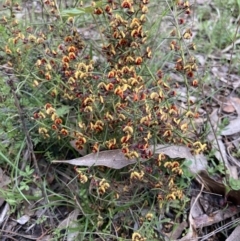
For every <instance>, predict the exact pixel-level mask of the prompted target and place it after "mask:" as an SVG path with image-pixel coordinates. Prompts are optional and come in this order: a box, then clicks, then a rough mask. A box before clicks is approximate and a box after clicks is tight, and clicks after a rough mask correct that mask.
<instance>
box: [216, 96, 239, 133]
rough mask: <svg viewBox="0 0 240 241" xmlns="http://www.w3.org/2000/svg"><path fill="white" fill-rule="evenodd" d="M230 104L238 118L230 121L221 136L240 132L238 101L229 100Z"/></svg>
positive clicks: (236, 99)
mask: <svg viewBox="0 0 240 241" xmlns="http://www.w3.org/2000/svg"><path fill="white" fill-rule="evenodd" d="M231 103H232V105H233V106H234V108H235V110H236V112H237V114H238V117H237V118H236V119H235V120H231V121H230V123H229V124H228V125H227V126H226V127H225V129H224V130H223V131H222V132H221V134H222V135H223V136H229V135H233V134H236V133H238V132H240V124H239V123H240V100H239V99H238V98H231Z"/></svg>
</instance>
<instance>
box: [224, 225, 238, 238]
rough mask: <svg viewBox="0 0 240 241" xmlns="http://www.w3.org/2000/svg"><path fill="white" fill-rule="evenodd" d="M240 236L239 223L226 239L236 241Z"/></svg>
mask: <svg viewBox="0 0 240 241" xmlns="http://www.w3.org/2000/svg"><path fill="white" fill-rule="evenodd" d="M239 237H240V225H238V226H237V227H236V228H235V229H234V230H233V232H232V233H231V235H230V236H229V237H228V238H227V239H226V241H236V240H239Z"/></svg>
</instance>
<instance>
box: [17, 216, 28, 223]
mask: <svg viewBox="0 0 240 241" xmlns="http://www.w3.org/2000/svg"><path fill="white" fill-rule="evenodd" d="M29 219H30V217H29V216H28V215H23V216H22V217H20V218H19V219H17V220H16V221H17V223H19V224H21V225H24V224H26V223H27V222H28V221H29Z"/></svg>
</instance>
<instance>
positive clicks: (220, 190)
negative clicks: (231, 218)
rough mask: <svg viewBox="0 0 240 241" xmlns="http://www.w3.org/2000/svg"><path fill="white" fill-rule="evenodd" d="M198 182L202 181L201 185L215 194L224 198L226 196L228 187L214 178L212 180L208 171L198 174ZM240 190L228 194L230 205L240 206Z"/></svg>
mask: <svg viewBox="0 0 240 241" xmlns="http://www.w3.org/2000/svg"><path fill="white" fill-rule="evenodd" d="M197 179H198V181H199V180H200V183H203V184H204V187H205V188H206V189H207V190H208V191H210V192H212V193H215V194H221V195H222V196H225V195H226V187H225V184H223V183H222V182H221V181H216V180H214V179H213V178H211V177H210V176H209V175H208V173H207V171H200V172H199V173H198V177H197ZM239 197H240V190H230V191H229V192H228V194H227V198H228V201H230V203H231V202H232V203H234V204H235V205H240V199H239Z"/></svg>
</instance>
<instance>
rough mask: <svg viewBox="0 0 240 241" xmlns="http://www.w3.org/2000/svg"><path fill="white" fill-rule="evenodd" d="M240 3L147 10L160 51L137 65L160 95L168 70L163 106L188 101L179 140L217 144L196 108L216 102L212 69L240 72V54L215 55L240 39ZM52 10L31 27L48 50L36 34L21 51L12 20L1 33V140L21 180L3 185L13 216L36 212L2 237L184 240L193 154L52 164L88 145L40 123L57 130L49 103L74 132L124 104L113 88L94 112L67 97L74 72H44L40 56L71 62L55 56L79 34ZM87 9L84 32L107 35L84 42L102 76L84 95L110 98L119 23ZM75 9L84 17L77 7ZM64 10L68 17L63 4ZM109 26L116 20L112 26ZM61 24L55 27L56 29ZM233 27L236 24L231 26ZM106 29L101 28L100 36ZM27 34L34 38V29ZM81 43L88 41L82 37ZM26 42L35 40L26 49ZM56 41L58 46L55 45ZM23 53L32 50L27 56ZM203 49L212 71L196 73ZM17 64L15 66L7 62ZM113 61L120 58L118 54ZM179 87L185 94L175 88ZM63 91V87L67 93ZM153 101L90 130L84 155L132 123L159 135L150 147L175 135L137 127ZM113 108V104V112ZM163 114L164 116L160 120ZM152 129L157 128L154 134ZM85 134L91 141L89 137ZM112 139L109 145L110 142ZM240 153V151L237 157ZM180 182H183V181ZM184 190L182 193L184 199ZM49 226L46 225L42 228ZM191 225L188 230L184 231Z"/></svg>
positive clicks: (13, 176)
mask: <svg viewBox="0 0 240 241" xmlns="http://www.w3.org/2000/svg"><path fill="white" fill-rule="evenodd" d="M78 2H79V1H78ZM99 4H101V1H100V2H99ZM59 6H60V5H59ZM239 7H240V5H239V2H238V1H225V2H224V1H218V0H215V1H213V3H212V4H211V5H199V6H197V5H194V6H193V7H192V8H191V9H193V10H191V11H194V12H193V16H194V18H196V20H195V19H193V18H191V17H186V15H184V14H182V12H183V11H184V10H182V9H180V10H179V9H178V8H177V7H176V5H175V4H174V3H173V2H172V1H163V2H161V4H155V3H154V2H153V3H150V5H149V12H150V14H149V15H147V16H148V17H147V20H148V21H147V22H146V25H144V31H145V30H146V31H147V35H148V40H147V44H148V46H150V47H151V49H152V57H151V58H150V59H146V61H144V63H143V65H142V67H141V68H139V69H137V74H138V75H140V76H143V78H145V79H146V86H147V87H148V90H149V91H150V92H154V91H156V92H157V91H159V89H158V85H157V84H156V83H155V79H156V77H155V76H156V74H155V73H156V72H157V71H158V70H159V69H161V70H162V72H163V73H164V75H163V76H161V77H159V79H160V82H161V81H162V82H163V83H164V84H166V85H168V84H169V86H170V88H168V87H167V86H165V89H163V95H164V96H166V97H167V98H166V99H162V101H161V104H159V105H160V106H161V108H162V109H167V108H170V107H171V108H172V109H171V111H173V112H174V108H176V107H173V106H177V107H180V106H181V105H182V111H183V113H182V114H181V115H180V117H179V119H181V121H187V122H188V126H191V129H190V131H189V132H187V134H189V135H188V136H185V135H184V134H183V132H184V130H185V129H184V125H183V124H182V125H180V126H178V129H177V128H176V129H174V128H175V127H174V128H173V132H174V135H176V137H174V138H181V139H182V142H183V143H184V144H191V143H195V142H196V140H200V141H201V142H202V143H206V142H207V140H206V138H207V137H206V136H207V134H206V133H204V132H203V131H200V130H198V128H197V127H195V125H194V124H193V121H192V119H191V118H190V119H188V117H187V116H186V113H189V112H190V111H195V109H197V108H200V107H201V108H202V107H204V108H205V102H207V101H209V99H210V98H209V99H208V100H207V99H206V98H205V97H203V95H202V88H203V86H204V85H208V86H210V88H211V91H212V93H213V94H212V95H213V96H214V94H216V92H217V91H218V90H217V89H216V88H215V86H214V85H213V80H212V78H213V76H212V73H211V71H210V69H211V67H212V66H216V65H221V66H223V65H225V66H226V65H227V66H230V67H231V68H230V69H231V71H232V72H230V70H229V74H231V73H234V74H238V71H239V70H237V64H238V62H239V54H237V51H236V54H234V55H233V56H231V58H230V61H229V60H226V59H224V57H223V58H222V55H220V61H218V60H215V59H214V60H213V58H210V57H209V56H218V54H219V52H221V51H222V50H224V49H225V48H226V47H228V46H230V45H231V44H232V43H233V42H234V41H236V39H238V38H239V34H238V33H237V34H236V23H235V22H234V20H235V19H236V18H237V16H238V15H239V14H238V13H239ZM9 8H10V10H14V11H15V10H16V9H15V8H16V6H15V7H13V9H12V8H11V7H9ZM49 10H50V8H49V6H45V10H44V11H45V14H44V15H42V16H41V18H42V20H43V22H41V23H40V22H37V24H36V22H35V21H32V23H33V24H32V26H31V27H32V28H33V31H32V35H33V36H34V34H36V33H39V32H40V30H41V31H42V32H45V31H46V33H48V35H47V36H46V39H45V40H44V45H43V47H42V48H41V47H39V46H40V45H35V46H34V47H32V45H31V41H30V40H29V39H28V44H27V45H24V44H20V41H19V42H18V43H17V47H18V48H19V49H17V47H16V48H15V45H14V44H11V42H10V41H9V38H10V37H9V36H14V34H13V35H11V34H12V33H10V32H11V29H10V26H11V22H10V21H9V22H8V23H7V24H6V23H5V24H2V25H0V34H2V36H3V37H2V39H1V40H0V43H1V47H0V65H1V69H0V71H1V72H0V88H1V94H0V109H1V110H2V111H1V114H0V122H1V127H0V141H1V144H2V145H1V146H0V168H1V170H3V172H4V174H5V175H6V176H8V177H9V179H10V180H11V183H8V184H7V185H4V183H3V184H1V183H0V185H1V186H0V187H2V189H0V197H1V199H2V200H3V201H4V202H6V203H8V204H9V215H10V217H11V218H12V219H14V220H18V219H19V218H20V217H22V216H23V215H28V216H29V217H30V218H31V219H30V221H28V222H26V223H23V224H22V223H18V224H16V226H15V228H14V230H15V231H14V235H12V234H11V233H8V231H6V229H5V227H6V225H8V224H9V220H8V219H5V221H4V222H3V223H2V224H0V227H1V230H0V231H1V235H3V236H5V238H6V240H10V238H8V237H9V236H11V235H12V237H13V238H18V239H20V238H21V237H25V236H26V233H27V235H29V234H30V232H29V231H28V230H30V231H31V232H32V233H33V234H34V235H36V236H38V237H39V236H41V235H43V236H44V235H45V236H46V237H48V240H144V239H140V237H144V238H145V240H166V237H167V236H169V238H170V239H171V238H173V236H174V235H175V236H176V237H175V236H174V238H175V239H177V238H178V237H179V236H181V235H182V234H181V233H180V234H179V235H178V236H177V234H176V233H175V232H174V230H176V228H177V227H178V226H179V225H180V224H181V223H183V222H186V221H187V220H188V210H189V208H190V207H191V206H190V199H191V194H190V185H191V182H192V179H193V176H192V174H191V173H190V172H189V170H188V164H186V162H184V160H181V159H180V160H171V159H169V158H168V157H165V158H166V159H165V160H162V165H161V166H159V165H157V160H156V158H153V157H152V158H151V157H149V158H148V159H149V160H148V162H146V163H140V162H137V163H136V164H135V165H132V166H128V167H124V168H123V169H121V170H114V169H109V168H106V167H91V166H90V167H79V168H75V169H74V168H73V167H72V166H69V165H66V164H57V165H53V164H51V161H52V160H54V159H72V158H75V157H78V156H79V152H78V151H79V150H78V151H77V150H76V148H74V146H72V145H71V144H70V143H69V141H70V140H71V138H70V137H71V136H68V135H66V136H63V135H62V136H61V135H58V134H56V132H54V131H52V132H50V131H49V132H45V131H43V129H42V132H41V133H40V132H39V130H40V128H48V129H51V128H49V127H51V125H52V123H53V122H52V120H51V116H50V115H49V117H48V114H47V110H48V108H46V107H45V112H44V106H46V104H47V103H51V105H52V106H54V107H55V109H56V114H57V116H58V117H59V118H62V120H63V128H64V130H65V131H66V130H67V131H68V132H71V131H72V130H75V131H79V128H80V129H81V131H83V130H84V128H83V127H81V125H79V124H78V123H81V122H82V123H83V124H86V125H87V123H88V120H97V119H98V118H99V117H100V119H101V120H106V119H108V118H109V119H111V118H115V115H116V114H119V113H118V112H115V111H116V107H115V103H116V102H117V100H119V99H117V98H118V97H116V96H113V97H112V96H111V94H110V93H111V92H109V94H106V95H105V96H104V98H105V97H106V100H107V101H106V103H105V104H104V105H102V103H101V101H99V102H97V101H96V102H95V103H96V104H95V106H93V105H92V106H90V107H91V108H95V111H96V112H94V113H93V114H92V115H90V114H88V113H85V112H84V110H83V109H80V107H79V102H78V100H72V99H71V98H69V99H67V98H66V99H64V100H63V99H61V97H62V96H63V95H64V94H66V93H68V94H69V93H71V85H68V82H67V79H66V80H64V81H65V82H64V81H63V79H64V75H63V73H60V72H58V71H56V72H51V68H52V67H51V66H50V67H46V68H45V69H44V68H42V70H44V72H43V73H42V74H39V73H38V69H37V68H36V64H35V63H36V62H37V60H40V59H42V58H45V59H47V61H51V60H54V61H56V65H57V66H60V65H61V64H62V62H63V61H62V59H61V57H59V58H58V59H56V60H55V58H54V54H53V53H51V51H52V50H54V49H55V48H56V47H57V46H58V45H59V44H60V43H61V42H63V38H64V37H65V36H66V35H68V34H69V35H70V34H72V31H70V26H71V23H69V22H68V21H70V20H67V19H68V18H67V17H65V16H63V17H62V22H61V21H60V20H59V21H58V22H57V24H55V25H54V26H52V24H48V23H49V22H51V20H52V19H53V18H54V15H53V16H52V15H50V16H49V15H48V13H49ZM82 10H84V11H85V13H84V14H83V15H80V16H78V14H76V15H77V17H76V26H78V28H80V29H83V30H82V31H83V32H84V31H85V33H88V34H89V35H91V34H93V35H94V36H97V37H96V39H95V40H93V41H91V40H89V39H87V41H86V42H87V43H88V44H89V45H87V47H86V48H84V49H83V52H82V55H81V56H82V57H81V59H80V60H81V61H83V60H84V59H87V57H86V56H88V57H89V56H90V58H93V57H97V58H98V59H99V62H97V63H96V64H95V66H94V68H95V69H94V75H95V76H96V80H95V82H90V83H91V84H90V85H88V86H87V87H84V88H85V89H84V88H83V89H81V90H83V91H82V92H83V93H80V94H81V98H82V99H83V100H84V98H85V100H86V98H87V97H89V96H88V94H89V92H91V91H92V92H91V94H95V93H97V95H100V94H99V93H102V92H97V90H98V88H99V87H98V86H99V85H97V84H95V83H96V81H98V78H99V77H100V79H102V81H105V82H104V84H106V83H107V82H106V81H107V80H106V77H105V76H106V75H107V74H108V72H109V69H110V70H111V62H110V63H105V62H104V61H103V60H104V53H102V52H101V47H99V43H100V44H101V43H103V42H105V41H107V40H108V39H107V38H106V35H104V34H105V32H107V33H111V32H110V31H111V28H109V26H107V20H106V19H101V20H99V19H100V18H98V17H97V16H94V18H92V16H91V13H92V11H93V10H94V8H92V7H88V8H84V7H83V8H82ZM82 10H81V11H82ZM47 11H48V13H47ZM67 11H68V13H70V14H74V15H75V12H73V11H72V10H71V9H68V10H67ZM86 11H87V14H86ZM230 13H232V14H230ZM5 14H6V12H2V13H0V16H1V17H3V15H5ZM56 14H58V11H57V10H56ZM60 19H61V18H60ZM182 19H183V21H185V24H184V25H181V24H180V22H181V21H182ZM104 21H105V22H104ZM194 21H196V23H195V22H194ZM19 22H20V24H19V28H20V29H21V31H25V28H26V26H28V25H31V22H28V19H25V20H24V21H23V20H21V19H20V20H19ZM54 23H55V22H54ZM103 23H104V24H105V25H104V24H103ZM192 25H196V28H197V34H196V36H195V37H194V42H195V45H196V47H197V50H196V51H195V52H194V51H192V50H191V48H190V47H189V46H190V44H191V43H190V40H189V41H188V40H187V39H186V40H184V39H183V37H181V36H184V35H185V34H186V33H188V32H187V30H186V29H187V28H191V27H192ZM103 27H106V29H105V32H104V31H103V29H102V28H103ZM47 28H48V29H47ZM51 28H53V29H52V30H49V29H51ZM172 29H175V30H176V34H174V35H173V34H170V33H171V31H172ZM223 29H226V31H222V30H223ZM90 30H92V32H91V31H90ZM48 31H50V32H48ZM108 31H109V32H108ZM99 32H100V34H98V33H99ZM6 33H7V34H6ZM25 34H26V36H29V35H28V33H25ZM123 34H127V33H123ZM178 35H179V36H178ZM180 35H181V36H180ZM185 36H186V35H185ZM37 37H39V36H37ZM39 38H40V37H39ZM75 38H76V39H75V41H78V40H77V38H78V36H77V35H76V36H75ZM109 39H110V40H109V41H114V40H113V39H112V38H111V37H109ZM85 40H86V39H85ZM34 41H35V40H34ZM39 41H40V40H39ZM174 41H175V42H174ZM110 43H111V42H110ZM78 44H80V43H79V42H78ZM171 44H172V45H171ZM177 45H179V51H178V50H176V51H174V50H172V51H170V49H171V48H176V49H177V48H178V46H177ZM6 46H8V48H9V49H10V51H12V52H14V51H15V52H14V55H11V54H8V53H7V50H6ZM25 46H27V47H26V48H25ZM24 48H25V49H24ZM47 48H49V49H50V50H48V51H47ZM235 50H239V46H238V45H236V46H235ZM17 51H21V52H22V53H21V54H17V53H18V52H17ZM49 51H50V52H49ZM121 51H122V52H123V53H124V54H125V52H127V51H129V52H131V51H132V53H134V54H135V55H137V54H138V55H140V54H141V48H139V50H137V51H136V49H133V50H131V49H129V50H124V49H123V50H121ZM124 51H125V52H124ZM194 55H198V56H202V57H203V58H204V59H205V64H204V66H201V68H202V69H201V68H200V69H198V71H196V73H195V70H192V69H194V67H191V66H193V65H194V63H193V62H192V60H191V59H190V57H191V56H194ZM84 56H85V58H84ZM180 58H182V61H184V67H185V66H187V64H188V65H190V67H188V68H186V69H187V70H188V69H189V68H190V70H189V74H190V72H194V73H193V74H194V75H195V76H194V78H196V79H198V83H199V84H197V87H196V88H194V86H192V85H193V84H192V81H193V80H194V78H190V77H186V75H185V74H184V72H183V71H182V72H181V71H179V72H178V71H176V63H181V61H180V60H179V59H180ZM8 61H9V62H11V63H12V64H13V66H11V65H10V64H9V63H8V64H7V62H8ZM111 61H116V60H115V59H114V58H112V59H111ZM177 61H178V62H177ZM229 62H230V64H229ZM33 63H34V64H33ZM41 66H42V65H40V67H41ZM89 66H90V64H89ZM56 68H57V67H56ZM59 69H60V67H59V68H58V70H59ZM46 72H50V73H51V74H52V81H46V76H44V74H46ZM102 72H103V73H102ZM191 74H192V73H191ZM159 75H161V73H159ZM14 76H15V77H16V78H14ZM175 78H176V79H175ZM35 81H36V82H35ZM160 82H159V83H160ZM91 85H93V86H94V88H93V89H91ZM79 89H80V87H79ZM173 90H174V91H176V93H175V92H174V93H173V92H171V91H173ZM68 91H69V92H68ZM58 93H60V94H59V95H58ZM183 93H185V95H183ZM54 94H55V96H54ZM128 94H129V96H131V94H132V93H131V92H130V91H129V93H128ZM86 96H87V97H86ZM110 97H111V98H110ZM190 97H191V98H193V97H194V98H195V99H196V101H195V105H194V106H193V107H194V108H193V107H192V106H191V104H190V102H189V100H190ZM126 100H128V99H126ZM146 102H147V104H148V105H149V106H151V103H152V102H153V101H152V100H150V99H148V100H146ZM181 103H182V104H181ZM144 104H145V103H142V104H139V102H134V101H131V102H129V105H128V106H127V107H125V108H128V109H127V111H126V109H125V110H123V111H122V112H121V114H123V115H126V116H127V118H128V119H129V121H128V122H123V123H124V124H122V125H124V126H123V127H122V126H121V127H119V126H114V127H115V128H112V129H111V125H109V126H108V128H107V129H105V130H104V133H103V134H102V135H98V134H99V133H97V134H96V133H90V129H87V131H86V133H84V138H85V137H87V138H89V140H88V141H89V145H88V146H87V147H86V149H83V150H80V153H81V154H83V153H85V154H86V153H89V152H91V148H92V145H93V144H95V143H98V142H100V143H101V145H100V148H102V149H104V148H106V146H107V145H112V144H114V141H113V140H114V138H118V141H120V139H121V136H120V137H119V136H118V135H119V134H120V135H121V134H122V129H125V128H126V126H127V127H129V128H128V130H127V131H126V133H127V134H129V133H130V134H132V133H131V132H132V131H131V127H133V128H134V132H133V139H134V140H135V141H138V140H139V139H140V138H142V139H144V138H146V136H153V138H152V139H151V137H147V138H149V140H147V144H156V143H161V144H163V143H165V140H163V139H164V138H163V137H164V135H168V134H166V132H165V131H167V130H168V128H169V126H167V125H162V126H160V127H159V128H160V129H161V128H162V129H163V131H162V132H161V135H160V137H159V135H157V134H156V133H157V131H159V130H158V128H155V126H154V124H153V125H149V127H148V128H146V129H143V130H142V131H141V132H137V127H138V126H135V125H133V126H131V124H130V119H134V121H135V123H138V124H139V122H138V119H139V118H140V117H143V116H141V115H144V114H145V112H147V111H148V110H147V108H146V110H145V112H141V110H142V108H143V106H144ZM211 104H212V103H210V105H211ZM129 106H130V107H131V108H130V107H129ZM85 107H88V105H86V106H84V108H85ZM100 107H101V108H100ZM210 107H211V106H210ZM49 108H52V107H49ZM105 109H107V110H109V113H110V115H107V113H106V110H105ZM41 111H42V112H41ZM156 111H157V110H156ZM36 113H37V114H38V115H41V113H42V114H43V115H46V116H47V118H46V119H44V118H41V117H40V118H39V117H38V118H35V116H34V115H35V114H36ZM82 113H83V114H82ZM109 113H108V114H109ZM111 115H112V117H111ZM153 115H154V114H153ZM156 116H157V115H156ZM156 116H155V115H154V118H155V117H156ZM84 118H85V119H84ZM94 118H95V119H94ZM43 119H44V120H43ZM84 120H85V122H84ZM92 122H94V121H92ZM126 123H127V124H126ZM163 123H164V121H163ZM112 125H114V122H113V123H112ZM22 126H24V128H22ZM139 126H140V125H139ZM99 128H100V127H99ZM142 128H143V127H142ZM144 128H145V127H144ZM179 130H181V131H179ZM115 131H116V132H115ZM148 131H150V132H149V134H148ZM155 132H156V133H155ZM89 133H90V134H89ZM126 133H124V134H126ZM40 134H43V135H42V136H41V135H40ZM195 135H197V137H196V136H195ZM48 136H49V137H48ZM109 136H110V137H111V138H109ZM192 136H194V137H192ZM81 138H82V139H81V140H82V141H83V140H84V139H83V137H82V136H81ZM191 138H192V139H191ZM196 138H197V139H196ZM165 139H166V138H165ZM178 140H179V139H178ZM101 141H102V142H101ZM107 141H108V144H106V142H107ZM111 141H112V142H111ZM104 143H105V144H106V146H104V145H105V144H104ZM140 144H142V143H140ZM171 144H172V143H171ZM31 148H33V150H34V151H33V150H32V149H31ZM193 151H194V149H193ZM195 151H196V150H195ZM210 152H211V150H210V149H206V150H204V154H205V155H209V153H210ZM134 154H135V153H134ZM238 154H239V153H238V152H237V153H236V157H238ZM135 155H136V154H135ZM209 162H210V165H211V166H210V167H209V170H210V172H211V173H212V174H215V173H219V172H221V174H222V172H223V173H224V171H226V170H225V169H224V167H223V166H221V165H220V164H219V165H218V164H216V163H215V162H214V158H210V157H209ZM169 163H170V164H169ZM171 163H175V164H176V165H179V166H180V170H182V171H183V174H182V175H176V173H174V171H173V168H172V169H171V168H169V167H168V166H169V165H170V166H171V165H172V164H171ZM211 163H212V164H211ZM210 172H209V173H210ZM142 173H144V175H142ZM141 175H142V176H141ZM170 183H174V188H173V187H172V186H171V185H170ZM177 191H178V195H179V197H176V196H177V194H176V193H177ZM180 196H181V198H180ZM32 225H33V226H32ZM40 229H41V230H42V231H41V232H39V230H40ZM185 229H187V227H186V228H185ZM172 231H173V232H172ZM186 231H187V230H183V233H184V232H186ZM171 232H172V234H171ZM47 235H48V236H47ZM171 235H173V236H171ZM24 240H29V239H28V238H26V239H24Z"/></svg>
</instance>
